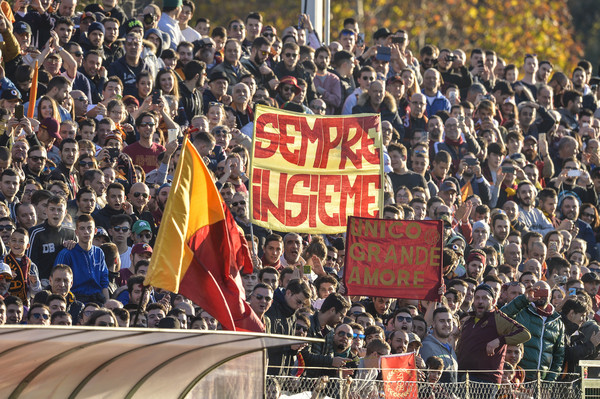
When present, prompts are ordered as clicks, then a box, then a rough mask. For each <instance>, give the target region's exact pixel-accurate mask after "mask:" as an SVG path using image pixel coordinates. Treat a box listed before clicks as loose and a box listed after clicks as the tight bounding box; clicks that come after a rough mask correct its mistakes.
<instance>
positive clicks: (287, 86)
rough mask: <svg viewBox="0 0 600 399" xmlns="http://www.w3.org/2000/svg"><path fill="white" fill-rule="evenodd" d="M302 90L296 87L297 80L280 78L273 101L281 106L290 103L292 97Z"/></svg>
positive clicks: (286, 77)
mask: <svg viewBox="0 0 600 399" xmlns="http://www.w3.org/2000/svg"><path fill="white" fill-rule="evenodd" d="M301 91H302V89H301V88H300V86H298V80H297V79H296V78H295V77H293V76H285V77H283V78H281V80H280V81H279V84H278V85H277V88H276V93H277V94H276V95H275V100H277V103H278V104H279V105H280V106H282V105H283V104H285V103H287V102H289V101H292V99H293V98H294V96H296V95H298V94H299V93H300V92H301Z"/></svg>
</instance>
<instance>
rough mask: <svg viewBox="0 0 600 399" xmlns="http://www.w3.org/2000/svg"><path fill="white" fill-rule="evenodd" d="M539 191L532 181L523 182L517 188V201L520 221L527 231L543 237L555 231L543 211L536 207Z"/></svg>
mask: <svg viewBox="0 0 600 399" xmlns="http://www.w3.org/2000/svg"><path fill="white" fill-rule="evenodd" d="M536 195H537V189H536V188H535V185H534V184H533V183H532V182H530V181H527V180H526V181H522V182H521V183H519V185H518V188H517V195H516V199H517V201H518V203H519V212H518V219H519V221H521V222H522V223H523V224H525V227H526V228H527V230H530V231H537V232H538V233H540V234H541V235H546V233H548V232H550V231H552V230H554V226H552V223H550V221H549V220H548V219H547V218H546V217H545V216H544V214H543V213H542V211H540V210H539V209H538V208H536V207H535V197H536Z"/></svg>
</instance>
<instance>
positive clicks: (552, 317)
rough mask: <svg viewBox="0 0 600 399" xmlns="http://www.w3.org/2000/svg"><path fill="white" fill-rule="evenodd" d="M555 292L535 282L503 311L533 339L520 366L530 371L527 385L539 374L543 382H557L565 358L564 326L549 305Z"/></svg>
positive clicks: (526, 378)
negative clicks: (524, 328) (537, 371)
mask: <svg viewBox="0 0 600 399" xmlns="http://www.w3.org/2000/svg"><path fill="white" fill-rule="evenodd" d="M551 297H552V290H551V289H550V286H549V285H548V283H546V282H545V281H538V282H536V283H535V284H534V285H533V287H531V288H528V289H527V290H526V292H525V294H523V295H519V296H518V297H516V298H515V299H514V300H513V301H512V302H510V303H509V304H507V305H505V306H504V307H503V308H502V311H503V312H504V313H506V314H507V315H508V316H509V317H512V318H513V319H515V320H516V321H517V322H519V323H521V324H522V325H524V326H527V328H528V329H529V331H530V333H531V339H530V340H529V341H527V342H525V344H524V345H525V356H523V359H522V360H521V362H520V363H519V366H521V367H522V368H523V369H525V370H533V371H528V372H527V373H526V376H525V380H526V381H533V380H535V379H536V374H537V373H536V370H539V372H540V375H539V376H540V378H541V379H542V380H544V381H555V380H556V378H557V376H558V374H559V373H560V371H561V370H562V365H563V361H564V357H565V344H564V335H565V326H564V324H563V322H562V320H561V317H560V314H559V313H558V312H557V311H556V309H555V308H554V306H552V304H551V303H550V299H551Z"/></svg>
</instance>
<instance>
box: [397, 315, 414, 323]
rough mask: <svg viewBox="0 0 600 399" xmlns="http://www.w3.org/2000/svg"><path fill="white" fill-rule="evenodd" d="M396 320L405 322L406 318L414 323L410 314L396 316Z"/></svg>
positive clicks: (408, 321)
mask: <svg viewBox="0 0 600 399" xmlns="http://www.w3.org/2000/svg"><path fill="white" fill-rule="evenodd" d="M396 320H398V321H399V322H403V321H405V320H406V322H407V323H412V317H410V316H396Z"/></svg>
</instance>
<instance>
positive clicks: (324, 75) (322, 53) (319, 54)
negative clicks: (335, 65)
mask: <svg viewBox="0 0 600 399" xmlns="http://www.w3.org/2000/svg"><path fill="white" fill-rule="evenodd" d="M330 61H331V51H329V48H328V47H325V46H323V47H320V48H318V49H317V50H316V51H315V65H316V67H317V72H316V74H315V78H314V84H315V89H316V90H317V93H319V94H320V95H321V99H322V100H323V101H325V103H326V104H327V115H333V114H334V113H336V111H337V109H338V108H339V107H340V106H341V105H342V86H341V85H340V79H339V78H338V77H337V76H336V75H335V74H334V73H331V72H329V71H328V69H329V63H330Z"/></svg>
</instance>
